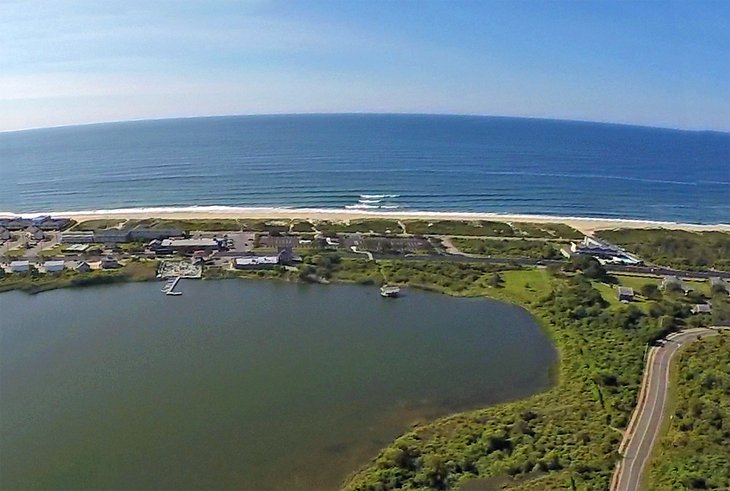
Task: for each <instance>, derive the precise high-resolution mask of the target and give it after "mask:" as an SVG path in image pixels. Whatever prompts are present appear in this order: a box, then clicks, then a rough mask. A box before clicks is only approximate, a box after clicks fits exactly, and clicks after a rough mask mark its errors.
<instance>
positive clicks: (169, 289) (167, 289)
mask: <svg viewBox="0 0 730 491" xmlns="http://www.w3.org/2000/svg"><path fill="white" fill-rule="evenodd" d="M181 279H182V276H176V277H175V278H173V279H170V280H167V283H165V286H163V287H162V290H161V291H162V293H164V294H165V295H172V296H177V295H182V292H180V291H175V287H176V286H177V284H178V283H179V282H180V280H181Z"/></svg>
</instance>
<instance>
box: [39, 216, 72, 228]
mask: <svg viewBox="0 0 730 491" xmlns="http://www.w3.org/2000/svg"><path fill="white" fill-rule="evenodd" d="M35 225H36V226H37V227H38V228H40V229H42V230H52V231H58V230H63V229H65V228H67V227H68V226H69V225H71V220H70V219H68V218H48V219H46V220H44V221H42V222H40V223H35Z"/></svg>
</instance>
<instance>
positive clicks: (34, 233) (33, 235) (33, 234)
mask: <svg viewBox="0 0 730 491" xmlns="http://www.w3.org/2000/svg"><path fill="white" fill-rule="evenodd" d="M25 233H27V234H28V238H30V239H32V240H43V239H45V238H46V233H45V232H44V231H43V230H41V229H40V228H38V227H36V226H35V225H31V226H30V227H28V228H27V229H25Z"/></svg>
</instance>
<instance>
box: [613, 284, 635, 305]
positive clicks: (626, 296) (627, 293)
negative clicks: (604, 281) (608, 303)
mask: <svg viewBox="0 0 730 491" xmlns="http://www.w3.org/2000/svg"><path fill="white" fill-rule="evenodd" d="M616 296H617V297H618V300H619V302H631V301H633V300H634V289H633V288H629V287H628V286H619V287H618V288H617V289H616Z"/></svg>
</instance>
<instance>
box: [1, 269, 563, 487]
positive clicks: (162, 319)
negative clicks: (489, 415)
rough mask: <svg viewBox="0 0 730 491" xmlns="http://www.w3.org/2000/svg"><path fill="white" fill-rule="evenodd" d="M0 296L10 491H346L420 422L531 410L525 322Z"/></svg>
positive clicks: (427, 303) (261, 302)
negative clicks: (510, 407) (514, 407)
mask: <svg viewBox="0 0 730 491" xmlns="http://www.w3.org/2000/svg"><path fill="white" fill-rule="evenodd" d="M161 286H162V284H160V283H140V284H125V285H113V286H103V287H93V288H84V289H66V290H56V291H52V292H46V293H42V294H39V295H26V294H23V293H19V292H9V293H4V294H2V295H0V313H1V317H0V319H1V320H0V435H2V438H0V455H2V458H1V459H0V488H2V489H16V488H23V489H27V488H55V489H58V488H80V487H83V488H105V489H160V488H168V489H169V488H174V489H183V488H186V489H191V488H195V489H251V490H280V489H336V488H337V487H338V485H339V484H340V483H341V482H342V481H343V479H344V478H345V477H346V476H347V475H348V474H349V473H351V472H353V471H354V470H356V469H357V468H359V467H360V466H362V465H363V464H365V463H366V462H367V461H368V460H369V459H370V458H372V457H373V456H375V455H376V454H377V452H378V450H379V449H380V448H382V447H383V446H384V445H386V444H387V443H388V442H390V441H391V440H392V439H393V438H394V437H396V436H398V435H399V434H401V433H403V432H404V431H406V430H407V429H408V428H409V426H410V425H412V424H413V423H415V422H418V421H421V422H422V421H425V420H428V419H432V418H435V417H438V416H440V415H445V414H449V413H452V412H455V411H460V410H465V409H470V408H477V407H483V406H485V405H488V404H493V403H496V402H499V401H504V400H509V399H514V398H519V397H523V396H526V395H529V394H531V393H534V392H535V391H538V390H540V389H542V388H544V387H546V386H548V385H549V384H550V377H549V369H550V367H551V366H552V365H553V364H554V363H555V362H556V359H557V358H556V353H555V350H554V349H553V347H552V346H551V344H550V342H549V340H548V339H547V338H546V336H545V335H544V334H543V333H542V332H541V330H540V329H539V327H538V325H537V324H536V322H535V320H534V319H533V318H532V317H531V316H530V314H528V313H527V312H526V311H525V310H523V309H521V308H519V307H516V306H513V305H508V304H505V303H501V302H497V301H491V300H485V299H459V298H450V297H448V296H445V295H440V294H435V293H428V292H421V291H414V290H407V291H405V295H404V296H403V297H402V298H399V299H384V298H381V297H380V295H379V293H378V290H377V288H375V287H364V286H356V285H327V286H323V285H299V284H286V283H275V282H267V281H240V280H231V281H187V280H184V281H183V282H181V284H180V287H179V289H181V290H182V291H183V292H184V295H182V296H179V297H169V296H165V295H163V294H161V293H160V287H161Z"/></svg>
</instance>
